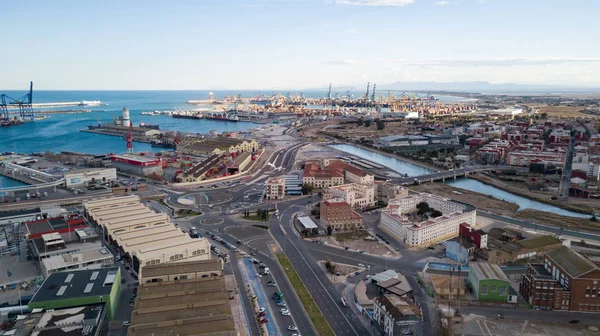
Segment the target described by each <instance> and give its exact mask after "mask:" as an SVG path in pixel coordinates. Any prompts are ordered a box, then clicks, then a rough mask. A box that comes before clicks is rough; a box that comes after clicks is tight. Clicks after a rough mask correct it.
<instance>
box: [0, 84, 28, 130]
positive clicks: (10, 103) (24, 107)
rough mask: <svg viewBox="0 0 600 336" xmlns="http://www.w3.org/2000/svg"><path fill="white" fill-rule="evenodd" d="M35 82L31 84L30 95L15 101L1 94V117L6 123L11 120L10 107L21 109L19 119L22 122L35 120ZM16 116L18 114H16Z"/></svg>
mask: <svg viewBox="0 0 600 336" xmlns="http://www.w3.org/2000/svg"><path fill="white" fill-rule="evenodd" d="M32 101H33V82H29V93H27V94H25V95H24V96H22V97H20V98H18V99H15V98H12V97H10V96H8V95H5V94H0V117H1V118H2V119H4V120H6V121H8V120H9V119H10V116H11V113H10V112H9V111H8V107H15V106H18V107H19V112H18V117H19V118H20V119H21V120H25V119H29V120H31V121H33V120H34V115H33V106H32ZM15 114H16V113H15Z"/></svg>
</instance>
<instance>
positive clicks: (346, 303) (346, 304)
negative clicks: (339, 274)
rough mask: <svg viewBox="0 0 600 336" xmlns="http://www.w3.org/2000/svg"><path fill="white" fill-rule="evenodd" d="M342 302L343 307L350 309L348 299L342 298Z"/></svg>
mask: <svg viewBox="0 0 600 336" xmlns="http://www.w3.org/2000/svg"><path fill="white" fill-rule="evenodd" d="M340 301H341V302H342V306H344V307H348V302H346V299H344V297H343V296H342V298H341V300H340Z"/></svg>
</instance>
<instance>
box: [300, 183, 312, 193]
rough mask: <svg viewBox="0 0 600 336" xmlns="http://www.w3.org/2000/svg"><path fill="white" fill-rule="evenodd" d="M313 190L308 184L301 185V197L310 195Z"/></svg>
mask: <svg viewBox="0 0 600 336" xmlns="http://www.w3.org/2000/svg"><path fill="white" fill-rule="evenodd" d="M313 189H314V187H313V186H312V185H310V184H308V183H304V184H303V185H302V189H301V190H302V195H308V194H310V193H312V191H313Z"/></svg>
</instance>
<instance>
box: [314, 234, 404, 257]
mask: <svg viewBox="0 0 600 336" xmlns="http://www.w3.org/2000/svg"><path fill="white" fill-rule="evenodd" d="M321 240H323V241H325V242H327V244H329V245H334V246H340V247H344V248H345V247H347V248H348V249H350V250H355V251H357V250H358V251H360V250H362V251H365V253H370V254H376V255H380V256H383V255H385V256H387V257H390V258H391V257H396V256H397V254H396V253H395V252H392V251H390V249H389V248H387V247H386V246H385V245H384V244H379V243H378V242H377V240H375V239H374V238H373V237H371V236H370V235H369V233H368V232H366V231H360V232H353V233H344V234H335V235H333V236H330V237H321Z"/></svg>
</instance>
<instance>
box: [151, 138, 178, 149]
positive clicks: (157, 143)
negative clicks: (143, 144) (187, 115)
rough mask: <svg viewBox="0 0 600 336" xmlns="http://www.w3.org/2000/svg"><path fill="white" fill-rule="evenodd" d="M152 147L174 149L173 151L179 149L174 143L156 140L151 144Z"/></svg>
mask: <svg viewBox="0 0 600 336" xmlns="http://www.w3.org/2000/svg"><path fill="white" fill-rule="evenodd" d="M150 146H152V147H160V148H173V149H175V148H176V147H177V145H176V144H174V143H170V142H162V141H159V140H154V141H152V142H150Z"/></svg>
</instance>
